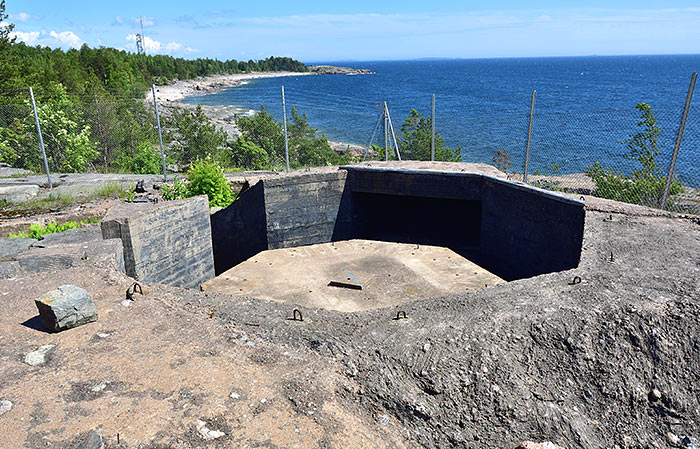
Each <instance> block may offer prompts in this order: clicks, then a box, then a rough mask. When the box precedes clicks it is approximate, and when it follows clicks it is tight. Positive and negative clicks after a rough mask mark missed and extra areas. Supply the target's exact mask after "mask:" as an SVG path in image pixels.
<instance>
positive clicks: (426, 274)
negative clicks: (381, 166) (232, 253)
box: [202, 240, 505, 312]
mask: <svg viewBox="0 0 700 449" xmlns="http://www.w3.org/2000/svg"><path fill="white" fill-rule="evenodd" d="M331 281H337V282H342V283H344V284H349V285H355V286H360V285H361V286H362V289H361V290H359V289H351V288H343V287H334V286H329V285H328V284H329V282H331ZM504 282H505V281H503V280H502V279H501V278H499V277H498V276H496V275H494V274H492V273H490V272H488V271H486V270H484V269H483V268H481V267H479V266H478V265H476V264H474V263H472V262H471V261H469V260H467V259H465V258H463V257H461V256H459V255H458V254H456V253H454V252H453V251H451V250H449V249H447V248H442V247H436V246H424V245H415V244H402V243H388V242H378V241H369V240H350V241H342V242H334V243H323V244H318V245H311V246H302V247H295V248H284V249H277V250H270V251H264V252H262V253H259V254H257V255H255V256H253V257H252V258H250V259H248V260H246V261H245V262H243V263H241V264H239V265H237V266H235V267H233V268H232V269H230V270H228V271H226V272H225V273H223V274H221V275H220V276H218V277H216V278H214V279H212V280H210V281H207V282H205V283H204V284H203V285H202V290H204V291H207V292H218V293H228V294H234V295H246V296H253V297H257V298H263V299H269V300H273V301H278V302H286V303H291V304H295V305H300V306H305V307H320V308H325V309H332V310H338V311H341V312H355V311H360V310H369V309H376V308H380V307H388V306H395V305H399V304H402V303H406V302H409V301H413V300H416V299H419V298H426V297H431V296H442V295H447V294H450V293H456V292H460V291H464V290H468V289H473V288H481V287H484V286H485V285H496V284H502V283H504Z"/></svg>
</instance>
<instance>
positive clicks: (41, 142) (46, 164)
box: [29, 87, 53, 189]
mask: <svg viewBox="0 0 700 449" xmlns="http://www.w3.org/2000/svg"><path fill="white" fill-rule="evenodd" d="M29 96H30V97H31V98H32V109H34V120H35V121H36V131H37V133H38V134H39V148H41V155H42V156H43V157H44V168H45V169H46V177H47V178H48V180H49V189H53V183H52V182H51V173H50V172H49V160H48V159H47V158H46V149H45V148H44V136H42V135H41V124H40V123H39V114H38V113H37V112H36V102H35V101H34V89H32V88H31V87H30V88H29Z"/></svg>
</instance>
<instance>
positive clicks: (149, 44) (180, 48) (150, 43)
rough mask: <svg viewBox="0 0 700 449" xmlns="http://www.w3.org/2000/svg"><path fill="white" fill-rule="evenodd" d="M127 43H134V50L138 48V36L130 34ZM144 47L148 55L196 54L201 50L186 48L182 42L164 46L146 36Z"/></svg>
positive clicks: (168, 43) (169, 43)
mask: <svg viewBox="0 0 700 449" xmlns="http://www.w3.org/2000/svg"><path fill="white" fill-rule="evenodd" d="M126 41H127V42H133V43H134V48H135V46H136V34H129V35H127V36H126ZM143 45H144V47H145V49H146V53H147V54H150V53H166V54H169V53H183V52H184V53H196V52H198V51H199V50H197V49H195V48H191V47H185V46H184V45H183V44H181V43H180V42H167V43H165V44H163V43H162V42H160V41H156V40H153V39H151V38H150V37H148V36H146V37H145V38H144V40H143Z"/></svg>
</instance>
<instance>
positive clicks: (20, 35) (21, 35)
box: [10, 31, 41, 46]
mask: <svg viewBox="0 0 700 449" xmlns="http://www.w3.org/2000/svg"><path fill="white" fill-rule="evenodd" d="M40 34H41V33H40V32H39V31H29V32H24V31H13V32H12V33H10V37H13V38H16V39H17V40H18V41H20V42H24V43H25V44H27V45H30V46H34V45H36V44H37V42H38V41H39V36H40Z"/></svg>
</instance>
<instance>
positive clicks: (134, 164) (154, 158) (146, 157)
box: [117, 142, 163, 175]
mask: <svg viewBox="0 0 700 449" xmlns="http://www.w3.org/2000/svg"><path fill="white" fill-rule="evenodd" d="M117 166H118V167H119V169H120V170H123V171H125V172H127V173H138V174H144V175H145V174H158V173H161V172H162V171H163V164H162V160H161V157H160V151H158V150H156V149H155V148H154V146H153V145H152V144H151V143H150V142H144V143H142V144H140V145H139V146H138V147H137V148H136V151H135V152H134V154H133V155H129V154H127V153H122V154H120V155H119V158H118V159H117Z"/></svg>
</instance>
